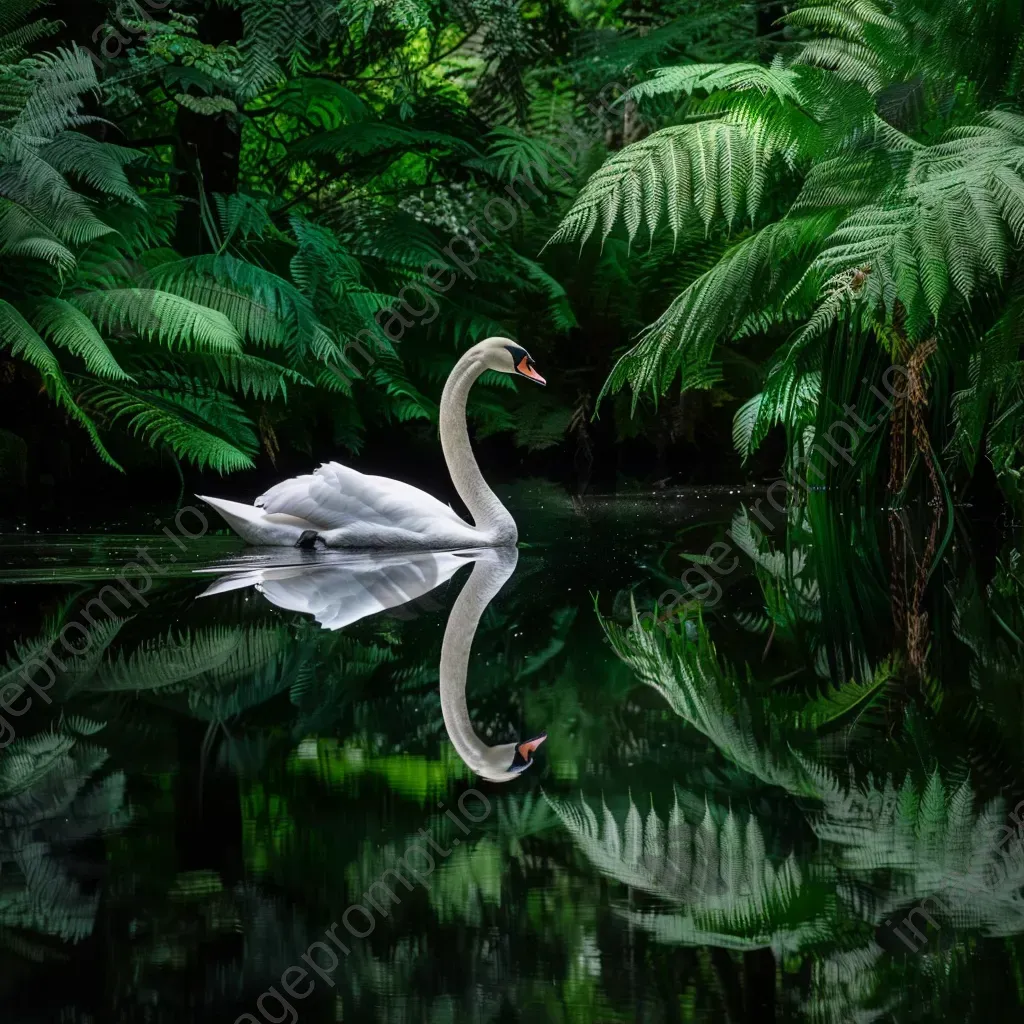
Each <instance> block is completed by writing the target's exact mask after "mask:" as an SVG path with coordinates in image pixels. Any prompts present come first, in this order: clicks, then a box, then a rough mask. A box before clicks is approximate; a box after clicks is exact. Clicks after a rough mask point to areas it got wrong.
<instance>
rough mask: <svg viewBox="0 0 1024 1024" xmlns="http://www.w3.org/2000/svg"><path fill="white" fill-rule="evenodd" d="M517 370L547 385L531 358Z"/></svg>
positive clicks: (524, 360)
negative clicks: (532, 363)
mask: <svg viewBox="0 0 1024 1024" xmlns="http://www.w3.org/2000/svg"><path fill="white" fill-rule="evenodd" d="M516 370H517V371H518V372H519V373H521V374H522V375H523V376H524V377H529V378H530V380H535V381H536V382H537V383H538V384H547V381H546V380H545V379H544V378H543V377H542V376H541V375H540V374H539V373H538V372H537V371H536V370H535V369H534V368H533V366H532V365H531V363H530V359H529V356H523V358H522V359H520V360H519V365H518V366H517V367H516ZM542 742H543V741H542Z"/></svg>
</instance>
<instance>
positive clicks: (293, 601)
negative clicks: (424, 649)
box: [197, 547, 547, 782]
mask: <svg viewBox="0 0 1024 1024" xmlns="http://www.w3.org/2000/svg"><path fill="white" fill-rule="evenodd" d="M289 557H290V558H292V559H295V557H296V555H295V554H294V553H291V554H290V556H289ZM298 557H299V558H301V559H302V561H301V562H299V563H297V564H296V563H295V562H293V564H291V565H282V564H280V562H281V561H282V559H281V558H280V557H271V558H270V559H268V558H266V557H265V556H263V557H260V558H259V559H258V564H254V562H256V561H257V560H253V559H247V560H245V561H243V562H241V563H238V562H236V563H234V564H231V565H229V566H224V567H220V569H219V571H223V570H224V568H228V569H230V570H231V571H229V572H228V573H227V574H225V575H223V576H222V577H221V578H220V579H218V580H216V581H215V582H214V583H212V584H211V585H210V586H209V587H207V588H206V590H204V591H203V593H202V594H200V595H199V596H200V597H208V596H211V595H214V594H223V593H225V592H227V591H229V590H239V589H241V588H243V587H250V586H252V587H255V588H256V589H257V590H258V591H259V592H260V593H261V594H262V595H263V596H264V597H265V598H266V599H267V600H268V601H270V603H271V604H274V605H277V606H278V607H279V608H286V609H288V610H290V611H300V612H305V613H307V614H311V615H313V616H314V617H315V618H316V620H317V622H319V623H320V625H321V626H323V628H324V629H340V628H341V627H343V626H347V625H351V624H352V623H353V622H356V621H357V620H359V619H362V618H365V617H366V616H367V615H373V614H375V613H377V612H380V611H386V610H389V609H390V610H394V609H397V608H399V607H401V606H402V605H403V604H407V603H408V602H410V601H414V600H417V599H418V598H421V597H423V596H425V595H426V594H427V593H429V592H430V591H431V590H433V589H435V588H436V587H438V586H440V585H441V584H442V583H445V582H446V581H447V580H449V579H451V577H452V576H453V575H454V574H455V573H456V572H457V571H458V570H459V569H460V568H461V567H462V566H464V565H465V564H466V563H467V562H471V563H472V564H473V571H472V572H471V573H470V576H469V579H468V580H466V584H465V586H464V587H463V588H462V591H461V592H460V593H459V596H458V598H456V600H455V603H454V605H452V610H451V613H450V614H449V616H448V624H447V625H446V626H445V631H444V639H443V640H442V641H441V664H440V670H439V675H440V681H441V715H442V717H443V718H444V727H445V730H446V731H447V733H448V737H449V739H450V740H451V741H452V746H454V747H455V750H456V753H457V754H458V755H459V757H460V758H462V760H463V762H464V763H465V764H466V766H467V767H468V768H469V769H470V770H472V771H474V772H476V773H477V774H478V775H480V776H482V777H483V778H485V779H488V780H489V781H491V782H510V781H511V780H512V779H514V778H516V777H517V776H518V775H519V774H520V773H521V772H523V771H525V770H526V769H527V768H529V767H530V765H531V764H533V753H534V751H535V750H536V749H537V748H538V747H539V746H540V745H541V744H542V743H543V742H544V740H545V739H547V734H546V733H541V735H539V736H535V737H534V738H533V739H529V740H521V741H519V742H517V743H501V744H498V745H497V746H494V747H492V746H488V744H486V743H485V742H484V741H483V740H482V739H481V738H480V737H479V736H478V735H477V733H476V730H475V729H474V728H473V723H472V721H471V719H470V717H469V706H468V704H467V703H466V680H467V677H468V675H469V655H470V651H471V650H472V647H473V639H474V637H475V636H476V631H477V627H478V626H479V625H480V618H481V616H482V615H483V613H484V610H485V609H486V608H487V606H488V605H489V604H490V603H491V601H492V600H493V599H494V597H495V595H496V594H497V593H498V591H499V590H501V588H502V587H503V586H504V584H505V581H506V580H507V579H508V578H509V577H510V576H511V575H512V573H513V571H514V570H515V567H516V563H517V562H518V560H519V551H518V549H517V548H515V547H502V548H494V549H490V550H484V551H460V552H452V551H416V552H410V553H408V554H406V555H398V554H380V553H376V554H369V553H366V552H363V553H361V554H357V553H341V552H338V553H334V552H323V553H317V554H313V553H305V552H304V553H303V555H300V556H298ZM197 571H199V572H208V571H210V570H197Z"/></svg>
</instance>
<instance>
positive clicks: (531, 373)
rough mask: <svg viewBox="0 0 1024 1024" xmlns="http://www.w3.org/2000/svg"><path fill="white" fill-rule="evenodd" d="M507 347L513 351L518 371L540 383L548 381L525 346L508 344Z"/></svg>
mask: <svg viewBox="0 0 1024 1024" xmlns="http://www.w3.org/2000/svg"><path fill="white" fill-rule="evenodd" d="M505 347H506V348H507V349H508V350H509V352H511V353H512V361H513V362H514V363H515V367H516V373H518V374H520V375H521V376H523V377H529V378H530V380H535V381H536V382H537V383H538V384H547V381H546V380H545V379H544V378H543V377H542V376H541V375H540V374H539V373H538V372H537V367H536V366H534V364H533V357H532V356H531V355H530V353H529V352H527V351H526V349H525V348H520V347H519V346H518V345H506V346H505Z"/></svg>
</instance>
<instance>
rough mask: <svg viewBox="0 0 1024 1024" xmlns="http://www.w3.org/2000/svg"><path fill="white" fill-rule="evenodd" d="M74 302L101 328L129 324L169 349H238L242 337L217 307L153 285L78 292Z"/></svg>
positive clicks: (220, 351)
mask: <svg viewBox="0 0 1024 1024" xmlns="http://www.w3.org/2000/svg"><path fill="white" fill-rule="evenodd" d="M74 302H75V304H76V305H77V306H78V307H79V308H80V309H82V310H83V311H84V312H85V313H88V314H89V315H90V316H92V318H93V319H94V320H95V322H96V323H97V324H98V325H99V327H100V328H101V329H102V330H107V331H116V330H119V329H123V328H126V327H128V328H131V329H132V330H134V331H135V332H137V333H138V334H139V335H140V336H141V337H142V338H145V339H147V340H150V341H159V342H160V343H161V344H163V345H166V346H167V347H168V348H171V349H184V350H187V351H203V352H217V353H240V352H241V339H240V338H239V336H238V332H237V331H236V330H235V327H234V325H233V324H232V323H231V321H230V320H229V319H228V318H227V317H226V316H225V315H224V314H223V313H220V312H218V311H217V310H214V309H210V308H208V307H206V306H200V305H199V304H198V303H196V302H192V301H190V300H189V299H185V298H182V297H181V296H180V295H174V294H172V293H171V292H165V291H157V290H155V289H152V288H111V289H109V290H107V291H102V292H86V293H84V294H81V295H77V296H76V297H75V299H74Z"/></svg>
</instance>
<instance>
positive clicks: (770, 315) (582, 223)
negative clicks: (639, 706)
mask: <svg viewBox="0 0 1024 1024" xmlns="http://www.w3.org/2000/svg"><path fill="white" fill-rule="evenodd" d="M783 21H784V22H785V23H786V24H787V25H788V26H790V28H791V29H792V30H793V31H794V33H795V34H794V42H793V45H792V47H791V48H789V49H788V50H787V52H786V53H785V55H780V56H777V57H775V59H774V60H773V61H772V62H771V64H770V65H766V64H755V63H751V62H744V61H741V60H736V61H733V62H729V63H721V62H720V63H700V62H697V63H690V64H684V65H681V66H675V67H662V68H660V69H658V70H657V71H656V72H655V74H654V75H653V77H651V78H649V79H648V80H646V81H642V82H641V83H640V84H638V85H636V86H634V87H633V89H632V90H631V91H630V93H629V99H630V100H631V101H634V102H639V103H640V104H641V105H642V106H643V105H651V104H655V107H654V109H655V110H656V112H660V116H661V117H664V116H666V114H665V110H666V108H665V106H664V103H665V100H666V98H667V97H672V98H673V100H674V103H675V106H674V108H673V109H672V111H671V113H670V114H668V115H667V116H669V117H670V119H671V120H675V121H680V122H681V123H676V124H670V125H669V126H668V127H662V128H660V130H657V131H654V132H653V133H652V134H650V135H648V136H647V137H646V138H643V139H640V140H639V141H635V142H632V143H631V144H629V145H627V146H625V147H624V148H623V149H621V150H620V151H619V152H617V153H614V154H613V155H612V156H610V157H609V159H608V160H607V161H606V162H605V163H604V165H603V166H602V167H601V168H600V169H599V170H597V172H596V173H594V174H593V175H592V176H591V177H590V179H589V180H588V182H587V184H586V186H585V187H584V188H583V190H582V191H581V193H580V194H579V196H578V197H577V198H576V200H575V202H574V203H573V205H572V208H571V209H570V210H569V212H568V214H567V215H566V216H565V217H564V218H563V220H562V222H561V225H560V226H559V228H558V230H557V231H556V232H555V234H554V235H553V237H552V241H562V240H566V239H571V238H580V239H581V240H583V241H585V240H586V239H587V238H588V237H589V236H590V235H591V233H592V232H594V231H596V230H597V229H598V226H600V233H601V236H602V237H603V238H608V237H609V235H610V233H612V232H613V230H614V229H615V226H616V224H617V223H618V222H619V221H620V220H621V222H622V224H623V226H624V228H625V232H626V235H627V237H628V238H629V240H630V241H632V240H633V239H634V237H635V236H636V235H637V234H638V232H639V231H640V230H641V227H642V228H643V229H644V230H645V231H646V232H647V233H648V234H649V235H650V236H651V237H652V238H653V237H654V235H655V233H656V232H657V231H658V230H659V229H660V228H661V227H662V225H663V224H667V225H668V227H669V228H670V229H671V232H672V236H673V239H675V240H677V241H678V239H680V238H688V237H690V235H691V234H692V233H693V232H694V231H695V230H700V231H703V232H704V233H711V234H712V238H713V239H717V238H719V237H722V236H725V237H730V236H731V233H732V232H733V231H735V230H736V229H737V226H738V224H739V223H740V222H741V221H744V220H745V221H747V222H748V223H749V225H750V229H751V233H750V234H747V235H745V236H742V235H741V236H739V237H738V238H736V237H735V236H732V237H733V238H734V241H733V244H732V245H731V247H730V248H728V249H726V251H725V252H724V254H722V255H721V256H720V257H719V258H718V260H717V262H716V263H715V264H714V265H713V266H712V268H711V269H710V270H708V271H707V272H706V273H705V274H703V275H702V276H701V277H699V278H698V279H696V280H695V281H693V282H692V283H691V284H689V285H688V287H687V288H686V289H685V290H684V291H682V292H681V293H680V294H679V295H678V296H677V297H676V299H675V300H674V301H673V302H672V303H671V305H670V306H669V307H668V309H667V310H665V311H664V312H663V313H662V314H661V316H660V317H659V318H658V319H657V320H656V321H655V322H654V323H653V324H651V325H650V326H649V327H648V328H647V329H646V331H645V332H644V333H643V334H642V336H641V338H640V340H639V341H638V343H637V344H635V345H634V347H633V348H632V349H630V351H629V352H627V353H626V354H625V355H624V356H623V357H622V358H621V359H620V361H619V363H618V364H617V365H616V366H615V368H614V370H613V371H612V374H611V375H610V377H609V378H608V381H607V383H606V385H605V391H606V392H607V391H617V390H619V389H620V388H622V387H623V386H624V385H626V384H627V383H628V384H629V385H630V386H631V387H632V388H633V390H634V404H635V400H636V399H635V396H636V393H638V392H641V391H644V390H648V389H649V390H650V391H651V392H653V393H654V395H655V396H657V395H659V394H662V393H664V392H665V391H666V390H667V389H668V388H669V386H670V385H671V384H672V382H673V381H674V380H675V379H676V378H678V377H681V383H682V387H683V389H684V390H685V389H687V388H700V387H706V386H707V379H706V377H705V375H706V374H707V373H708V372H710V371H711V369H712V366H713V364H712V358H713V354H714V352H715V350H716V347H717V346H719V345H721V344H723V343H727V342H729V341H732V340H737V339H740V338H744V339H746V338H749V336H750V335H751V334H759V335H760V334H763V335H766V336H767V337H768V339H769V340H770V341H773V342H774V344H775V345H776V346H777V348H776V354H775V356H774V358H773V359H772V360H771V361H770V362H769V378H770V383H771V384H772V385H773V386H772V387H770V388H769V389H768V390H766V392H765V395H764V396H763V397H761V398H759V399H753V400H751V402H749V403H747V404H745V405H744V406H743V407H742V408H741V409H740V410H739V412H738V413H737V419H736V427H735V435H734V437H735V443H736V447H737V450H738V451H739V452H740V453H741V454H742V455H743V456H744V457H747V456H748V455H749V454H750V452H751V451H752V450H753V449H755V448H756V447H757V446H758V444H759V443H760V442H761V441H762V440H763V438H764V436H765V434H766V433H767V429H768V427H770V426H771V424H772V423H774V422H776V421H781V422H782V423H784V424H785V426H786V428H787V432H788V433H789V435H790V438H791V443H794V442H795V441H796V439H797V438H798V437H799V436H800V435H801V433H802V431H803V429H804V427H805V426H807V425H808V420H807V417H806V416H805V414H804V412H803V411H802V409H801V408H800V403H799V402H795V403H794V401H793V397H792V396H793V391H794V389H795V387H796V381H797V380H798V379H801V378H802V377H804V376H806V375H807V373H808V372H809V371H813V370H815V369H817V368H818V367H819V365H820V362H821V359H822V358H823V351H824V349H825V347H826V346H830V347H832V348H833V349H834V348H836V347H838V350H839V353H841V354H840V355H839V356H838V358H839V359H840V360H844V359H845V360H847V361H853V362H857V361H859V360H861V359H862V358H863V347H862V346H863V345H864V343H865V340H867V342H868V343H870V340H871V338H870V336H871V335H874V340H875V342H876V343H877V345H878V347H879V348H881V349H882V351H883V352H884V353H885V354H886V355H888V356H889V357H890V358H892V359H893V360H894V361H896V362H899V361H901V360H906V359H908V358H909V356H910V353H911V351H912V350H913V349H914V347H915V346H916V345H918V344H921V343H924V342H926V341H928V340H929V339H931V338H935V339H936V341H937V343H938V351H939V361H940V363H941V369H940V370H937V371H936V373H937V374H938V375H939V376H940V378H941V377H945V378H946V379H947V380H949V379H956V380H959V379H961V378H963V379H964V380H965V385H964V386H963V387H962V388H961V389H960V390H959V391H958V399H957V408H958V416H957V419H956V421H955V423H954V424H953V429H952V431H951V432H950V433H948V434H947V436H946V438H945V439H944V440H947V441H948V442H949V443H950V455H951V456H958V457H961V458H962V459H963V460H964V461H965V463H966V466H967V469H968V470H969V471H973V468H974V465H975V463H976V460H977V457H978V455H979V453H980V451H981V447H982V438H983V436H985V435H987V436H988V445H987V448H988V453H989V457H990V459H991V460H992V462H993V465H994V466H995V468H996V471H997V473H998V474H999V476H1000V480H1001V482H1002V483H1003V485H1004V488H1005V489H1006V490H1007V492H1008V493H1009V494H1011V495H1012V496H1014V497H1015V496H1016V495H1017V487H1018V485H1017V480H1018V477H1019V472H1020V469H1019V454H1020V453H1019V447H1018V445H1017V444H1016V442H1015V441H1013V440H1010V438H1011V435H1013V434H1014V433H1015V434H1016V435H1018V436H1019V434H1020V428H1021V425H1022V423H1024V421H1022V420H1021V419H1020V417H1021V415H1024V413H1022V411H1021V410H1022V409H1024V405H1022V404H1021V403H1020V401H1019V399H1018V390H1019V387H1020V374H1019V371H1018V365H1019V364H1018V360H1017V352H1018V349H1019V338H1018V337H1017V336H1016V335H1014V339H1013V341H1012V342H1011V341H1009V339H1008V337H1007V335H1006V328H1007V326H1008V325H1009V323H1014V324H1015V323H1016V322H1017V321H1018V320H1019V316H1018V315H1017V312H1016V306H1017V298H1016V295H1017V286H1016V284H1015V283H1014V282H1016V280H1017V278H1018V277H1019V272H1020V259H1019V252H1020V247H1021V243H1022V241H1024V178H1022V177H1021V166H1022V164H1021V153H1022V142H1024V128H1022V125H1024V111H1022V108H1021V107H1020V96H1021V93H1020V87H1021V73H1022V58H1021V53H1022V52H1024V51H1022V49H1021V40H1022V39H1024V16H1022V15H1021V13H1020V12H1019V11H1018V10H1016V9H1014V10H1011V9H1010V8H1009V7H1008V6H1006V5H1003V4H1000V3H991V4H990V3H982V4H966V3H963V2H960V0H942V2H940V3H924V2H921V0H911V2H907V3H903V2H900V3H895V4H888V3H881V2H875V0H869V2H866V3H865V2H860V0H856V2H854V0H850V2H840V3H822V2H818V0H806V2H804V3H801V4H800V5H798V6H797V7H796V8H795V9H793V10H791V11H789V12H788V13H787V14H786V15H785V16H784V18H783ZM965 24H969V25H971V26H972V29H973V31H974V33H975V34H974V35H972V36H971V37H970V39H969V41H966V42H965V40H967V38H968V37H966V36H965V35H964V31H965V29H964V25H965ZM657 104H661V107H660V110H659V108H658V107H657ZM688 233H689V234H688ZM979 302H983V303H985V304H986V305H987V306H988V307H990V310H991V312H989V311H987V313H986V320H987V324H991V323H993V321H994V323H995V325H996V326H994V327H992V328H991V330H990V331H989V333H986V327H985V326H982V328H981V330H980V331H979V330H978V329H977V327H976V326H975V325H974V324H971V323H970V322H969V321H970V320H971V319H972V318H971V316H970V315H969V313H968V311H969V310H971V309H973V308H975V307H976V306H977V305H978V303H979ZM993 313H994V316H993V315H992V314H993ZM792 326H795V327H797V330H796V332H795V334H794V335H793V336H792V338H790V339H789V340H788V341H786V342H785V343H784V344H780V332H779V330H778V329H779V328H782V327H792ZM992 332H995V333H996V335H998V336H1001V337H1002V338H1003V339H1004V341H1003V343H1002V344H1001V345H999V344H996V343H994V338H993V333H992ZM997 353H998V354H997ZM834 356H835V353H833V357H834ZM993 358H996V359H997V360H998V362H997V363H994V364H993V363H992V360H993ZM986 359H987V360H988V361H989V364H990V365H991V367H992V371H993V372H992V374H991V376H986V378H985V382H984V383H981V381H982V376H981V373H982V371H981V367H982V366H983V365H984V364H985V360H986ZM832 386H833V382H831V381H830V382H829V388H830V389H831V388H832ZM847 387H849V385H847ZM855 397H856V396H855V395H854V394H851V392H850V391H849V390H846V391H845V392H844V393H842V394H839V393H836V394H833V393H831V391H830V393H829V398H830V399H831V401H832V402H833V403H834V405H835V406H836V407H838V406H841V405H842V403H843V402H844V401H849V400H850V399H851V398H855ZM993 398H995V399H996V402H995V403H993V402H992V399H993ZM755 410H756V413H755ZM1011 423H1012V424H1013V426H1011V425H1010V424H1011ZM936 429H939V430H941V431H943V432H945V431H946V425H945V424H944V423H942V422H939V423H937V424H936Z"/></svg>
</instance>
